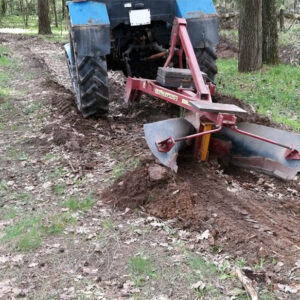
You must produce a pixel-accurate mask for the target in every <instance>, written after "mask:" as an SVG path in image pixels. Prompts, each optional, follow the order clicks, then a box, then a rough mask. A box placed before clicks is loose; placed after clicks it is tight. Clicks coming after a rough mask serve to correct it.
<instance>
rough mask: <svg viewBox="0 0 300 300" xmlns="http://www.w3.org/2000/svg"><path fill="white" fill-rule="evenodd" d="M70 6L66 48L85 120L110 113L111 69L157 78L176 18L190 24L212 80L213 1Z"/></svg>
mask: <svg viewBox="0 0 300 300" xmlns="http://www.w3.org/2000/svg"><path fill="white" fill-rule="evenodd" d="M67 6H68V11H69V18H70V43H69V44H67V45H66V46H65V50H66V53H67V57H68V66H69V71H70V76H71V79H72V83H73V86H74V91H75V95H76V103H77V106H78V109H79V111H80V112H81V113H82V115H83V116H84V117H89V116H103V115H105V114H107V112H108V109H109V89H108V74H107V70H108V69H111V70H122V71H123V72H124V74H125V75H126V76H131V77H144V78H148V79H153V78H155V77H156V74H157V70H158V68H159V67H161V66H163V64H164V61H165V56H167V54H168V49H169V46H170V37H171V31H172V26H173V20H174V17H181V18H185V19H186V20H187V26H188V33H189V36H190V40H191V42H192V45H193V48H194V51H195V54H196V57H197V60H198V64H199V66H200V68H201V71H202V72H204V73H206V80H207V81H213V80H214V77H215V74H216V73H217V68H216V59H217V57H216V54H215V46H216V45H217V43H218V17H217V14H216V10H215V7H214V5H213V1H212V0H99V1H97V0H95V1H77V0H76V1H72V2H68V3H67ZM160 54H162V55H160ZM174 67H176V61H175V62H174Z"/></svg>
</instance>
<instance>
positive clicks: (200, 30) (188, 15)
mask: <svg viewBox="0 0 300 300" xmlns="http://www.w3.org/2000/svg"><path fill="white" fill-rule="evenodd" d="M176 6H177V7H176V9H177V17H179V18H185V19H186V20H187V24H188V26H187V28H188V33H189V36H190V39H191V42H192V45H193V47H194V48H204V47H215V46H216V45H217V44H218V42H219V34H218V27H219V22H218V15H217V12H216V9H215V7H214V4H213V1H212V0H201V1H199V0H176Z"/></svg>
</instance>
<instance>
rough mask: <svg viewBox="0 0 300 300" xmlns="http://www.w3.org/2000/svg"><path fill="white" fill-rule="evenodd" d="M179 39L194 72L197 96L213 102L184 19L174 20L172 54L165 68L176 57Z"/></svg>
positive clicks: (170, 53)
mask: <svg viewBox="0 0 300 300" xmlns="http://www.w3.org/2000/svg"><path fill="white" fill-rule="evenodd" d="M178 38H179V41H180V43H181V47H182V49H183V51H184V53H185V57H186V60H187V63H188V65H189V68H190V70H191V72H192V76H193V80H194V83H195V87H196V90H197V95H198V96H199V98H200V100H207V101H211V97H210V90H209V88H208V86H207V85H206V83H205V82H204V78H203V75H202V73H201V70H200V67H199V64H198V60H197V58H196V55H195V52H194V48H193V45H192V43H191V40H190V37H189V34H188V31H187V23H186V20H185V19H183V18H175V19H174V25H173V29H172V35H171V46H170V52H169V56H168V59H167V61H166V63H165V65H164V67H168V66H169V64H170V62H171V60H172V58H173V56H174V53H175V47H176V45H177V41H178Z"/></svg>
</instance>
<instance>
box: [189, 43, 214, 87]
mask: <svg viewBox="0 0 300 300" xmlns="http://www.w3.org/2000/svg"><path fill="white" fill-rule="evenodd" d="M194 50H195V54H196V57H197V60H198V64H199V67H200V69H201V71H202V72H204V73H206V74H207V77H208V80H209V81H212V82H214V80H215V76H216V74H217V73H218V69H217V65H216V60H217V55H216V52H215V50H214V49H213V48H211V47H205V48H198V49H194Z"/></svg>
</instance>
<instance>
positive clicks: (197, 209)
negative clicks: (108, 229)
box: [5, 35, 300, 282]
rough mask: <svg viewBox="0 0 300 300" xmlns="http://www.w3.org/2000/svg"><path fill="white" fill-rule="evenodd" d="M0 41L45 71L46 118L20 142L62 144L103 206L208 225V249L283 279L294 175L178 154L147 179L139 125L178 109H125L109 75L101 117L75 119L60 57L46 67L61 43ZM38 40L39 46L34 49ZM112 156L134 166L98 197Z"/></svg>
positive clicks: (296, 223) (295, 231) (297, 236)
mask: <svg viewBox="0 0 300 300" xmlns="http://www.w3.org/2000/svg"><path fill="white" fill-rule="evenodd" d="M5 40H6V41H7V42H8V43H10V47H11V48H12V49H15V51H16V52H17V51H18V52H19V53H21V54H22V56H23V57H25V59H28V61H30V63H31V64H32V68H35V67H36V68H40V69H43V68H47V70H48V72H49V73H50V75H49V77H47V78H45V80H43V81H42V82H41V86H40V91H39V92H41V91H42V90H43V89H44V91H46V92H47V95H48V96H47V99H46V100H45V103H46V104H47V103H48V104H49V105H50V111H49V116H50V121H49V123H48V124H47V125H46V126H44V127H43V128H41V130H40V134H41V137H39V138H35V139H31V140H29V141H27V144H26V145H27V146H26V145H25V146H26V147H28V148H29V147H31V148H32V147H33V148H34V147H37V148H38V149H39V150H40V151H45V153H46V150H47V149H48V150H49V148H51V149H53V148H55V147H56V146H59V147H62V148H63V149H64V150H65V151H66V152H67V153H68V154H69V156H68V158H67V159H65V160H64V162H63V163H64V164H65V165H66V166H68V167H69V168H70V169H71V170H72V172H73V173H74V174H77V175H78V174H80V176H83V175H84V174H87V173H90V172H91V170H93V172H94V173H93V174H94V175H93V176H96V175H97V176H98V177H97V180H98V181H97V182H96V183H95V185H96V186H98V185H99V186H100V187H99V198H103V200H104V201H105V202H106V203H109V204H110V205H112V206H113V207H115V208H117V209H118V210H124V209H126V208H127V207H129V208H132V209H134V208H140V209H141V210H142V211H145V212H146V213H147V214H150V215H154V216H156V217H158V218H161V219H164V220H169V219H174V222H175V223H174V224H175V225H174V226H176V227H179V228H183V229H185V230H189V231H194V232H198V233H200V232H203V231H205V230H209V232H210V237H209V244H210V246H211V247H212V248H213V249H214V250H215V251H217V252H223V253H229V254H231V255H232V256H234V257H236V258H240V257H244V258H245V259H246V260H247V261H248V262H250V263H252V264H259V263H260V262H261V261H262V260H263V261H265V262H268V264H269V265H268V267H269V271H270V272H271V273H270V277H271V278H273V279H274V281H275V282H285V281H290V279H285V277H286V275H285V274H287V272H289V271H290V270H291V268H292V267H293V266H294V265H295V262H297V261H299V259H300V232H299V228H300V195H299V180H298V181H293V182H283V181H280V180H278V179H275V178H272V177H269V176H267V175H262V174H258V173H255V172H252V171H247V170H242V169H237V168H233V167H230V166H226V165H222V166H221V165H220V164H219V163H218V161H216V160H215V159H214V158H212V159H211V160H210V161H209V162H208V163H204V164H195V163H192V162H191V160H190V157H189V156H188V155H186V156H183V157H182V158H181V159H180V161H179V173H178V174H177V175H176V174H173V173H171V172H169V171H168V172H167V173H166V174H165V176H164V177H163V178H162V179H161V180H159V181H155V180H153V179H151V178H150V176H149V167H150V166H153V165H154V164H155V162H154V158H152V156H150V151H149V150H148V148H147V145H146V143H145V141H144V138H143V132H142V125H143V123H146V122H152V121H156V120H160V119H165V118H168V117H173V116H176V115H178V108H176V107H170V106H169V105H168V104H166V103H163V102H161V101H158V100H155V99H153V98H149V97H145V96H143V97H142V99H141V101H140V102H139V103H137V104H135V105H134V106H133V107H131V108H128V107H126V105H124V103H123V93H124V82H125V80H124V77H123V76H122V75H121V74H119V73H115V72H110V74H109V76H110V98H111V99H110V100H111V106H110V107H111V109H110V113H109V115H108V117H107V118H106V119H93V118H91V119H83V118H82V117H81V116H80V114H79V113H78V112H77V110H76V107H75V105H74V101H73V99H74V96H73V95H72V93H70V90H69V89H70V85H68V84H69V83H65V79H66V78H67V76H68V74H67V71H64V72H65V73H62V74H60V73H59V72H62V71H61V70H63V67H62V66H64V65H63V62H56V63H55V64H57V65H51V60H50V59H49V57H48V56H47V55H48V53H50V52H51V51H53V52H55V50H57V51H58V50H59V49H60V50H61V45H60V44H57V45H48V44H47V43H44V44H43V43H42V42H41V40H40V39H38V38H32V37H30V38H28V37H26V38H24V37H23V36H20V37H19V38H16V37H12V36H9V35H7V36H5ZM40 44H43V47H44V48H43V49H44V52H43V51H41V53H39V52H38V47H39V45H40ZM47 47H48V48H47ZM45 49H46V50H47V49H48V50H47V51H46V50H45ZM215 101H217V102H222V103H232V104H237V105H239V106H241V107H242V108H244V109H246V110H247V111H248V112H249V113H250V115H249V117H248V118H247V119H243V121H245V120H246V121H250V122H256V123H260V124H264V125H271V126H273V125H274V124H273V123H272V122H271V121H270V120H268V119H267V118H265V117H262V116H260V115H258V114H256V113H255V111H254V110H253V108H252V107H251V106H250V105H248V104H245V103H244V102H243V101H242V100H239V99H234V98H232V97H227V96H222V95H216V97H215ZM275 125H276V124H275ZM42 136H43V137H42ZM95 149H97V151H95ZM28 151H29V150H28ZM32 151H33V150H32ZM113 155H114V156H116V157H117V159H116V158H115V157H113ZM120 156H122V157H123V156H124V157H125V159H129V158H135V159H136V160H139V161H140V162H141V166H140V167H138V168H136V169H134V170H132V171H129V172H127V173H125V174H124V175H123V176H121V177H120V178H119V179H118V180H117V181H115V182H114V183H113V184H112V186H110V187H108V188H107V189H106V190H105V192H104V193H103V194H102V190H103V188H104V187H105V186H107V183H103V182H104V181H105V176H106V175H107V173H109V172H111V171H112V169H113V166H114V165H115V162H116V160H118V159H119V157H120ZM274 259H276V261H283V262H284V268H283V270H282V273H280V274H277V275H275V272H276V271H275V270H274V269H273V267H274V264H273V260H274Z"/></svg>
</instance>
